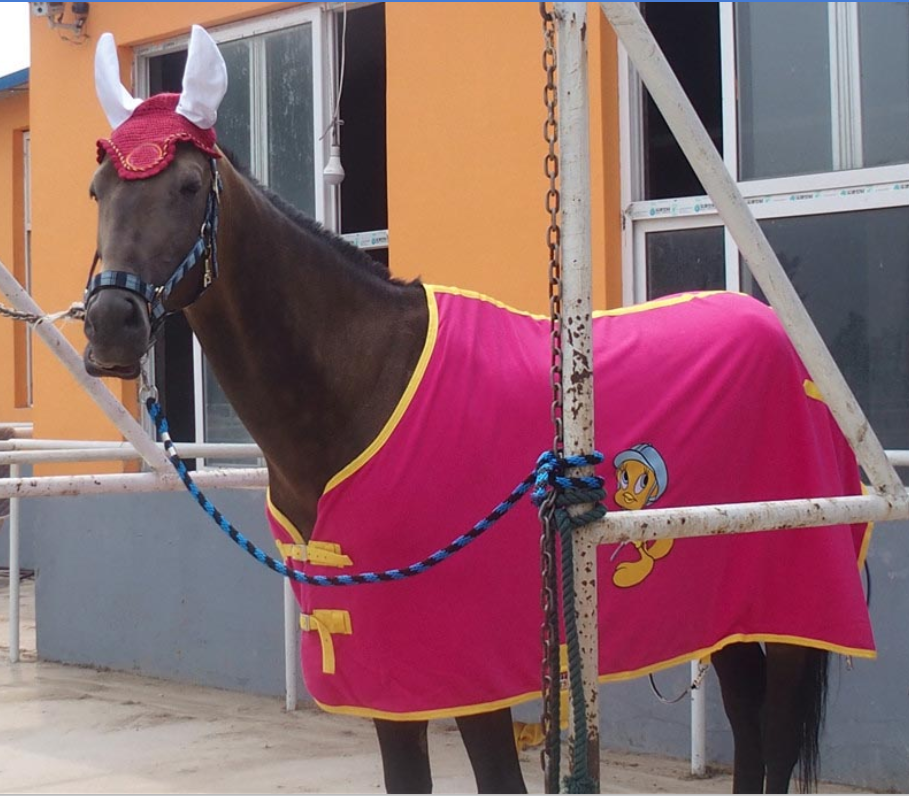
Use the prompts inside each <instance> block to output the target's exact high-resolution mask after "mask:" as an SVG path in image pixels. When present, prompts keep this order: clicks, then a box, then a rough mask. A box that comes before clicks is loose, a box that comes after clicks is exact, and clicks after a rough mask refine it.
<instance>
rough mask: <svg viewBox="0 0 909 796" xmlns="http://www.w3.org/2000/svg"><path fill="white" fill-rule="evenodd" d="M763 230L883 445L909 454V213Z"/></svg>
mask: <svg viewBox="0 0 909 796" xmlns="http://www.w3.org/2000/svg"><path fill="white" fill-rule="evenodd" d="M761 227H762V228H763V229H764V232H765V233H766V234H767V238H768V240H769V241H770V244H771V246H773V249H774V251H775V252H776V253H777V256H778V257H779V258H780V261H781V263H782V265H783V267H784V268H785V270H786V272H787V273H788V274H789V277H790V279H791V280H792V284H793V286H794V287H795V289H796V291H797V292H798V294H799V296H800V297H801V298H802V301H804V303H805V306H806V307H807V309H808V312H809V314H810V315H811V317H812V319H813V320H814V322H815V325H816V326H817V328H818V331H819V332H820V334H821V336H822V337H823V338H824V341H825V342H826V343H827V346H828V347H829V348H830V352H831V354H832V355H833V358H834V359H835V360H836V362H837V364H838V365H839V366H840V369H841V370H842V371H843V375H844V376H845V378H846V381H847V382H848V383H849V385H850V387H851V388H852V390H853V392H854V393H855V396H856V398H857V400H858V402H859V403H860V404H861V406H862V408H863V409H864V411H865V413H866V414H867V416H868V419H869V420H870V422H871V425H872V427H873V428H874V429H875V431H876V432H877V434H878V436H879V437H880V439H881V441H882V442H883V444H884V446H885V447H888V448H907V447H909V313H907V311H906V308H907V307H909V269H907V268H906V263H907V262H909V208H906V207H894V208H888V209H885V210H867V211H861V212H851V213H836V214H830V215H822V216H801V217H796V218H782V219H772V220H767V221H763V222H761ZM742 285H743V290H750V292H752V293H753V294H754V295H756V296H757V297H759V298H761V299H764V297H763V294H762V292H761V291H760V288H758V286H757V285H756V284H754V283H753V281H752V280H751V279H750V277H748V276H747V272H746V271H745V269H743V275H742Z"/></svg>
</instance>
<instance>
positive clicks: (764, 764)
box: [85, 28, 857, 793]
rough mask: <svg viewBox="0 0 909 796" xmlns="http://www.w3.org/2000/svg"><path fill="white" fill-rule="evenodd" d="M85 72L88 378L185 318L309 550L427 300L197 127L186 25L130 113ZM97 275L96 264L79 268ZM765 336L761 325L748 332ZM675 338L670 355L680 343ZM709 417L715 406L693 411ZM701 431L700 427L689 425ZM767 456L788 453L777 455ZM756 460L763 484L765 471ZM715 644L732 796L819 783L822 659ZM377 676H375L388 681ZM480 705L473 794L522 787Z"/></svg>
mask: <svg viewBox="0 0 909 796" xmlns="http://www.w3.org/2000/svg"><path fill="white" fill-rule="evenodd" d="M96 79H97V80H98V94H99V98H100V99H101V102H102V105H103V106H104V108H105V111H106V113H107V115H108V118H109V119H110V120H111V125H112V127H114V128H115V129H114V133H113V135H112V137H111V139H103V140H102V141H101V142H99V145H100V148H99V159H100V161H101V164H100V166H99V168H98V169H97V171H96V173H95V175H94V178H93V180H92V184H91V191H90V193H91V195H92V197H93V198H94V199H95V200H96V201H97V203H98V212H99V216H98V219H99V220H98V249H97V255H96V258H95V264H94V266H93V268H92V272H93V273H92V275H90V279H89V285H88V289H87V297H86V319H85V333H86V336H87V337H88V345H87V346H86V349H85V367H86V369H87V371H88V372H89V373H90V374H92V375H95V376H115V377H119V378H136V377H137V376H138V375H139V371H140V362H141V360H142V358H143V357H144V356H145V354H146V352H147V351H148V350H149V348H150V347H151V346H152V345H153V343H154V338H155V333H156V331H157V330H158V328H160V324H161V321H162V320H163V318H164V316H165V315H166V314H168V313H172V312H177V311H180V310H183V311H184V312H185V314H186V317H187V318H188V320H189V323H190V325H191V326H192V328H193V331H194V332H195V333H196V335H197V336H198V338H199V340H200V342H201V344H202V348H203V349H204V351H205V354H206V357H207V358H208V362H209V363H210V365H211V367H212V368H213V369H214V372H215V374H216V375H217V378H218V381H219V382H220V384H221V386H222V388H223V390H224V392H225V394H226V396H227V397H228V399H229V400H230V402H231V403H232V405H233V407H234V408H235V410H236V412H237V414H238V415H239V417H240V419H241V420H242V421H243V423H244V424H245V426H246V428H247V429H248V430H249V432H250V434H251V435H252V437H253V438H254V439H255V440H256V442H257V443H258V444H259V445H260V447H261V448H262V450H263V452H264V455H265V459H266V462H267V466H268V473H269V483H270V493H271V494H270V497H271V502H272V504H273V505H274V506H276V507H279V508H280V512H281V513H282V514H283V515H284V518H285V519H286V521H287V523H288V524H289V525H290V526H293V528H295V529H296V532H298V533H299V534H300V536H301V537H302V540H304V541H307V542H308V541H309V540H310V537H311V534H312V533H313V529H314V527H315V526H316V523H317V518H318V517H317V515H318V514H319V511H318V508H319V501H320V497H321V496H322V495H323V493H324V492H325V491H326V486H327V485H328V484H329V482H330V480H331V479H332V478H333V476H334V474H336V473H338V472H340V471H342V469H343V468H345V466H347V465H348V463H350V462H354V461H355V460H356V459H357V457H358V456H360V454H361V453H362V452H363V451H365V450H366V449H367V448H368V446H370V444H371V443H372V442H373V441H374V440H376V439H377V438H378V437H379V435H380V432H381V431H382V430H383V429H385V428H386V426H387V424H388V422H389V420H390V418H391V417H392V416H393V414H394V413H395V412H396V409H397V408H398V407H399V404H400V402H401V400H402V396H404V395H405V394H407V392H408V388H409V385H410V384H411V379H412V377H413V376H414V374H415V372H417V371H418V369H419V368H420V367H421V364H420V363H421V362H423V356H424V353H425V347H424V342H425V341H426V340H427V339H428V337H429V335H430V330H431V329H433V328H434V327H433V318H432V310H431V309H430V306H429V304H428V303H427V295H428V292H427V289H425V288H424V286H423V285H422V284H421V283H420V282H419V281H414V282H410V283H404V282H400V281H397V280H395V279H393V278H392V277H391V276H390V274H389V272H388V270H387V269H386V268H385V267H383V266H381V265H379V264H377V263H375V262H373V261H372V260H371V259H370V258H369V257H368V256H367V255H365V254H364V253H363V252H361V251H359V250H358V249H356V248H354V247H352V246H350V245H348V244H347V243H345V242H344V241H343V240H341V239H340V238H338V237H336V236H334V235H332V234H330V233H328V232H326V231H325V230H324V229H322V228H321V227H320V226H319V225H318V224H317V223H315V222H314V221H312V220H311V219H308V218H306V217H304V216H302V215H301V214H300V213H299V212H297V211H296V210H295V209H293V208H292V207H290V206H288V205H287V204H286V203H284V202H283V201H282V200H281V199H280V198H278V197H277V196H275V195H273V194H272V193H270V192H269V191H267V190H265V189H264V188H262V187H261V186H259V185H258V184H257V183H256V182H255V181H254V180H253V179H251V178H250V177H249V176H248V175H246V174H245V173H243V172H242V171H240V170H239V169H238V168H237V167H235V166H234V164H233V163H232V162H231V159H230V158H229V157H225V156H223V153H222V152H221V151H220V150H218V149H217V147H216V145H215V136H214V132H213V129H212V128H213V125H214V123H215V119H216V117H217V107H218V103H219V102H220V99H221V97H223V95H224V92H225V91H226V88H227V81H226V68H225V66H224V63H223V59H221V57H220V54H219V53H218V50H217V47H216V46H215V44H214V42H212V41H211V39H210V38H209V37H208V36H207V34H205V32H204V31H202V30H201V29H199V28H194V30H193V35H192V39H191V41H190V48H189V57H188V61H187V71H186V75H185V76H184V82H183V86H184V90H183V93H182V94H181V95H160V96H159V97H153V98H152V99H150V100H147V101H146V102H144V103H141V104H140V103H139V101H138V100H134V99H133V98H132V97H130V96H129V94H128V92H126V89H125V88H123V87H122V86H121V85H120V82H119V71H118V66H117V61H116V47H115V45H114V42H113V39H112V38H111V37H110V36H109V34H105V35H104V36H102V37H101V38H100V39H99V45H98V53H97V55H96ZM101 262H103V264H104V268H103V270H101V271H100V272H98V273H94V271H95V269H96V268H97V266H98V265H99V263H101ZM774 328H776V327H774ZM768 329H770V327H769V326H768V325H767V324H766V323H765V324H763V325H762V326H761V328H754V329H752V330H751V332H753V334H754V335H760V334H762V333H763V332H766V331H767V330H768ZM762 330H763V331H762ZM689 332H691V330H690V329H689ZM770 334H771V336H774V339H780V338H779V335H778V334H777V333H776V332H775V331H771V332H770ZM708 336H709V334H708ZM674 342H675V341H674V340H672V339H670V340H669V341H668V345H669V346H670V347H673V348H677V346H676V345H674ZM755 342H756V338H755V339H749V346H750V347H751V348H752V349H753V350H754V351H757V349H756V348H755V347H754V345H755ZM708 343H709V341H708ZM708 343H705V345H707V344H708ZM787 350H788V349H787ZM531 358H532V357H531ZM493 361H494V362H495V361H496V360H493ZM473 364H474V361H473V360H472V361H471V362H470V363H468V364H467V365H466V366H465V367H468V368H470V367H472V365H473ZM684 364H685V365H686V366H687V365H690V364H691V363H687V362H686V363H684ZM424 366H425V363H424ZM714 370H715V368H714ZM774 373H775V372H774ZM288 374H291V375H290V377H289V376H288ZM471 375H472V371H471ZM490 378H496V373H495V372H493V373H491V374H490ZM461 381H462V383H463V379H462V380H461ZM721 387H722V385H721ZM798 387H799V389H800V390H801V387H802V382H801V381H799V382H798ZM802 399H803V401H804V395H803V396H802ZM511 408H512V409H516V407H515V406H514V402H512V404H511ZM707 414H708V415H710V414H715V413H713V412H712V409H711V408H709V407H708V409H707ZM825 417H826V416H825ZM706 420H707V417H706V416H705V417H702V418H700V419H699V424H700V426H703V425H704V421H706ZM700 426H699V427H700ZM461 431H462V432H463V433H467V434H469V433H470V429H462V430H461ZM821 436H823V435H821ZM651 450H653V449H652V447H651V446H649V445H635V446H634V447H633V448H631V449H628V450H625V451H623V453H622V454H620V456H619V457H617V459H616V462H617V463H619V462H620V461H621V462H622V471H621V475H622V476H623V477H624V478H625V479H626V481H625V484H624V489H623V493H627V494H626V497H628V498H629V499H630V500H631V501H632V502H634V500H636V498H635V497H634V496H633V495H632V494H631V493H630V492H628V489H632V491H633V490H634V489H635V488H636V487H637V485H639V484H645V485H647V487H648V488H647V490H644V491H643V492H642V494H644V493H646V494H645V497H646V498H647V500H650V499H655V497H656V495H657V492H660V493H661V492H662V490H663V489H664V488H665V483H666V473H665V468H663V470H660V466H662V463H661V464H660V465H657V466H656V469H655V470H653V471H652V472H650V473H649V475H659V474H660V473H662V478H661V480H662V485H656V484H654V483H653V482H649V483H648V481H647V479H648V477H649V475H648V472H646V471H641V470H640V465H641V462H642V461H644V460H646V457H647V456H648V455H649V451H651ZM776 450H777V451H778V455H783V456H784V458H792V457H788V456H787V454H788V449H786V448H785V446H784V448H777V449H776ZM780 451H783V453H782V454H779V452H780ZM537 452H538V451H534V453H537ZM622 457H624V458H622ZM527 464H528V469H529V463H527ZM746 464H747V460H746ZM521 466H522V467H523V466H524V465H523V464H522V465H521ZM635 467H637V468H638V469H637V470H636V469H634V468H635ZM772 467H773V472H774V474H775V473H776V469H775V467H776V460H774V463H773V464H772ZM673 477H674V478H675V477H676V476H673ZM776 478H777V480H780V479H784V478H785V475H782V476H776ZM509 486H511V484H509ZM621 486H622V482H621V480H620V487H621ZM497 497H504V495H501V496H497ZM451 500H455V496H454V495H452V496H451ZM490 508H492V506H483V507H481V510H488V509H490ZM432 516H433V517H434V516H435V515H434V514H433V515H432ZM476 519H479V517H477V518H476ZM431 521H432V522H435V520H434V519H432V520H431ZM460 530H466V529H460ZM383 542H384V539H383ZM505 543H506V544H508V543H509V542H508V540H506V542H505ZM717 543H719V540H718V541H717ZM851 544H852V542H851V539H850V540H849V541H848V543H847V548H848V549H847V552H848V551H849V550H851ZM648 549H649V550H650V552H651V553H652V557H647V556H645V555H644V553H641V554H640V557H641V561H640V562H637V564H634V562H632V564H633V566H631V567H627V566H626V568H625V569H624V571H623V575H622V577H623V578H625V579H626V580H627V579H628V578H629V573H631V572H632V571H633V572H634V573H636V574H634V578H635V579H637V578H642V577H646V575H647V572H646V571H643V570H642V568H641V566H640V565H641V564H646V565H647V567H652V566H653V564H652V559H653V558H658V557H662V556H664V555H665V554H666V553H665V550H666V549H668V546H667V545H663V546H662V547H661V548H660V549H661V551H662V552H661V553H660V554H659V555H657V553H656V551H655V548H648ZM688 549H689V550H691V549H693V548H688ZM414 552H415V554H416V553H417V552H423V551H414ZM673 555H676V554H675V553H674V554H673ZM681 555H682V553H681V552H680V553H679V556H681ZM645 558H647V559H648V560H646V561H645ZM400 563H401V564H404V563H409V562H403V561H402V562H400ZM644 569H646V567H645V568H644ZM847 570H848V567H847ZM447 571H449V572H450V571H452V569H451V568H449V570H447ZM642 572H643V574H641V573H642ZM847 575H848V572H847ZM856 577H857V575H856ZM624 585H628V584H627V583H625V584H624ZM852 586H853V592H852V594H853V597H854V583H853V584H852ZM370 588H385V586H384V585H380V586H376V587H370ZM748 599H752V602H753V598H750V597H748ZM313 616H315V613H314V614H313ZM437 630H438V628H437ZM319 635H320V636H321V631H320V634H319ZM531 635H534V634H533V633H531ZM739 636H741V633H739ZM525 637H526V634H525ZM723 638H724V640H718V639H710V640H709V641H708V642H707V644H708V646H710V647H711V648H712V649H714V653H713V663H714V665H715V668H716V672H717V675H718V677H719V680H720V684H721V688H722V696H723V703H724V706H725V709H726V713H727V716H728V717H729V720H730V722H731V724H732V731H733V738H734V742H735V770H734V783H733V784H734V788H735V790H736V792H762V791H763V790H765V789H766V791H767V792H786V791H787V790H788V787H789V781H790V777H791V775H792V772H793V769H794V767H795V765H796V763H797V762H800V764H801V765H800V775H801V780H802V784H803V785H804V786H807V785H810V784H811V783H813V782H814V781H815V780H816V774H817V758H818V737H819V732H820V727H821V722H822V717H823V708H824V704H825V698H826V686H827V665H828V653H827V652H825V651H823V650H819V649H813V648H811V647H804V646H795V645H789V644H782V643H772V642H768V643H766V644H765V645H764V646H763V647H762V646H761V645H760V644H758V643H754V642H751V641H739V642H738V643H727V642H730V641H736V637H735V635H734V634H733V636H728V635H727V636H724V637H723ZM317 643H318V642H317ZM724 643H725V644H726V645H725V646H723V644H724ZM329 646H330V643H329ZM687 649H691V648H690V647H689V648H687ZM375 652H376V649H375V648H374V649H373V653H375ZM323 654H324V649H323ZM444 664H445V661H442V664H441V665H442V667H443V669H444ZM332 671H333V669H332ZM331 673H332V672H329V674H331ZM440 673H442V674H444V671H441V670H440ZM388 674H389V678H388V679H387V680H385V681H382V682H390V681H391V680H394V679H395V678H394V677H393V673H391V672H389V673H388ZM398 679H400V678H398ZM380 681H381V678H380ZM404 682H405V684H406V683H407V682H408V681H406V680H405V681H404ZM430 685H434V683H430ZM534 687H535V686H534ZM405 691H406V688H405ZM512 693H513V692H512ZM461 704H467V705H469V706H476V705H477V704H478V702H476V701H469V702H466V703H461ZM508 704H513V701H512V702H509V703H508ZM482 706H483V709H482V710H480V709H478V710H476V712H475V713H474V715H458V714H457V713H452V714H451V715H457V722H458V727H459V729H460V732H461V735H462V738H463V740H464V743H465V746H466V748H467V751H468V754H469V757H470V761H471V764H472V766H473V769H474V773H475V775H476V780H477V786H478V788H479V789H480V791H483V792H510V793H516V792H523V791H524V790H525V786H524V781H523V777H522V774H521V770H520V766H519V763H518V756H517V752H516V749H515V744H514V740H513V735H512V722H511V714H510V709H509V708H504V707H501V706H500V705H499V704H496V703H495V702H483V703H482ZM466 710H468V711H470V710H473V708H467V709H466ZM369 715H374V716H376V715H377V714H376V713H373V714H369ZM395 717H397V718H403V719H404V720H390V719H389V718H388V717H387V716H386V715H384V714H382V715H378V717H376V718H375V724H376V729H377V732H378V737H379V746H380V749H381V754H382V760H383V766H384V771H385V784H386V787H387V789H388V790H389V791H401V792H428V791H429V790H430V789H431V786H432V778H431V774H430V765H429V754H428V749H427V736H426V729H427V723H426V721H424V720H417V718H414V717H413V715H412V714H410V713H407V712H404V711H399V712H397V713H395V712H393V715H392V718H395ZM419 718H420V719H422V716H420V717H419Z"/></svg>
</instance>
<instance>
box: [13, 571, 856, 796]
mask: <svg viewBox="0 0 909 796" xmlns="http://www.w3.org/2000/svg"><path fill="white" fill-rule="evenodd" d="M32 596H33V584H32V583H31V582H26V583H24V584H23V606H22V615H23V631H22V641H23V646H24V647H25V650H26V651H25V653H24V654H23V656H22V661H21V662H20V663H18V664H15V665H14V664H10V663H9V654H8V649H7V647H6V645H7V644H8V638H9V636H8V627H7V617H8V609H7V605H8V602H7V600H8V598H7V583H6V581H5V579H3V580H0V601H2V602H0V793H250V792H255V793H292V792H299V793H381V792H383V788H382V776H381V769H380V765H379V756H378V748H377V744H376V740H375V737H374V733H373V730H372V726H371V724H370V723H369V722H367V721H364V720H360V719H346V718H343V717H338V716H329V715H327V714H325V713H322V712H320V711H318V710H313V709H301V710H298V711H296V712H292V713H288V712H286V711H285V710H284V704H283V700H281V699H276V698H270V697H257V696H250V695H248V694H238V693H234V692H230V691H222V690H218V689H213V688H200V687H197V686H189V685H181V684H176V683H172V682H168V681H164V680H155V679H152V678H147V677H139V676H137V675H131V674H125V673H120V672H99V671H95V670H93V669H86V668H80V667H75V666H63V665H59V664H52V663H44V662H40V661H37V660H36V657H35V654H34V613H33V609H32V605H33V600H32ZM431 726H432V727H433V729H432V730H431V735H430V749H431V755H432V761H433V775H434V781H435V790H436V792H437V793H472V792H476V787H475V784H474V782H473V778H472V776H471V775H470V773H469V772H470V768H469V764H468V762H467V757H466V754H465V752H464V750H463V747H462V745H461V742H460V738H459V736H458V734H457V731H456V729H455V727H454V722H434V723H433V725H431ZM522 763H523V767H524V772H525V778H526V780H527V784H528V788H529V789H530V790H531V792H537V793H540V792H542V789H543V778H542V774H541V772H540V766H539V755H538V752H536V751H530V752H525V753H522ZM602 766H603V768H602V783H603V792H604V793H729V792H730V791H731V778H730V777H729V776H728V773H719V774H715V775H713V776H711V777H710V778H708V779H692V778H691V777H690V776H689V775H688V774H687V770H688V763H687V761H684V760H673V759H667V758H660V757H654V756H650V755H647V756H642V755H629V754H621V755H617V754H612V753H608V752H607V753H605V754H604V757H603V763H602ZM823 791H824V792H827V793H833V792H838V793H847V792H850V791H849V790H848V789H843V788H834V787H831V788H829V789H828V788H823Z"/></svg>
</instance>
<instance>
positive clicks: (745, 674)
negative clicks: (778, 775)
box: [711, 643, 766, 793]
mask: <svg viewBox="0 0 909 796" xmlns="http://www.w3.org/2000/svg"><path fill="white" fill-rule="evenodd" d="M711 660H712V663H713V667H714V669H716V674H717V677H718V678H719V681H720V690H721V692H722V695H723V708H724V709H725V711H726V717H727V718H728V719H729V723H730V725H732V739H733V745H734V762H733V769H732V792H733V793H763V792H764V752H763V737H762V736H763V733H762V732H761V707H762V705H763V703H764V689H765V685H764V683H765V671H766V660H765V658H764V652H763V650H762V649H761V645H760V644H754V643H747V644H730V645H729V646H728V647H723V649H721V650H719V651H718V652H715V653H714V654H713V656H712V658H711Z"/></svg>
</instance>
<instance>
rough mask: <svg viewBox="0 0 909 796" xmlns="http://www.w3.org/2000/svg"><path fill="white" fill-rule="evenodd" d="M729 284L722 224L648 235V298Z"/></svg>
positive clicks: (720, 288) (715, 288)
mask: <svg viewBox="0 0 909 796" xmlns="http://www.w3.org/2000/svg"><path fill="white" fill-rule="evenodd" d="M725 287H726V271H725V264H724V252H723V228H722V227H705V228H703V229H683V230H678V231H673V232H651V233H650V234H648V235H647V299H648V300H650V299H655V298H659V297H660V296H668V295H670V294H672V293H682V292H684V291H686V290H723V289H724V288H725Z"/></svg>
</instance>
